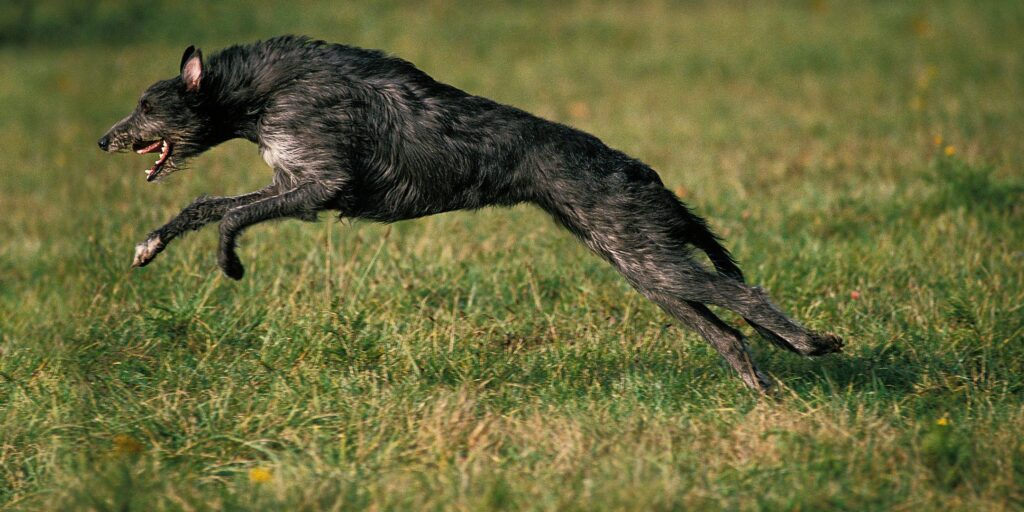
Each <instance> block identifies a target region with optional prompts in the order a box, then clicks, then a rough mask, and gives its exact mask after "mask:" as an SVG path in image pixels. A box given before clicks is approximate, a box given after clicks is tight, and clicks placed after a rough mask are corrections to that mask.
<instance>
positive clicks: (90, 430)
mask: <svg viewBox="0 0 1024 512" xmlns="http://www.w3.org/2000/svg"><path fill="white" fill-rule="evenodd" d="M517 4H518V5H517V6H515V7H513V6H511V5H506V4H500V3H493V4H492V3H489V2H487V3H480V2H466V3H463V4H459V3H453V2H445V1H429V2H408V3H393V2H388V3H382V4H375V5H374V6H372V7H371V6H365V5H360V3H356V2H353V3H349V4H345V5H342V6H338V5H334V3H332V2H322V3H321V2H302V3H301V4H296V5H292V4H282V5H280V6H274V5H273V4H270V3H260V2H257V3H255V4H254V3H253V2H241V1H239V0H231V1H227V2H216V3H212V2H209V3H208V2H188V3H183V2H173V3H171V2H166V3H163V2H139V1H136V2H125V3H120V4H119V3H116V2H82V3H79V4H75V5H76V7H71V6H70V5H65V3H64V2H58V1H44V2H38V3H31V4H29V3H25V4H19V3H12V4H9V5H7V6H6V7H2V8H0V20H3V21H0V45H2V46H0V69H2V70H3V71H2V73H0V75H2V76H0V508H4V507H10V508H12V509H20V510H74V509H94V510H194V509H208V508H212V509H266V510H298V509H305V510H318V509H370V510H424V509H429V510H438V509H454V510H467V511H469V510H489V509H526V510H675V509H691V510H704V509H730V510H797V509H800V510H825V509H829V510H832V509H838V510H878V509H896V510H939V509H942V510H971V511H976V510H1011V509H1020V508H1022V507H1024V483H1022V482H1024V436H1022V434H1021V432H1022V431H1024V310H1022V304H1024V206H1022V204H1024V170H1022V169H1024V167H1022V164H1024V3H1021V2H1015V1H1005V2H978V3H974V2H952V1H939V2H924V1H919V2H900V3H896V2H892V3H890V2H829V1H819V2H802V1H799V2H786V3H774V2H772V3H770V4H769V3H761V2H756V3H755V2H751V3H738V2H737V3H732V2H708V3H690V2H686V3H680V4H677V3H668V2H643V3H639V2H599V1H587V2H580V3H576V2H559V3H553V2H551V3H549V2H524V3H517ZM28 6H31V7H28ZM288 32H295V33H304V34H309V35H312V36H315V37H322V38H326V39H330V40H334V41H340V42H346V43H350V44H355V45H359V46H366V47H374V48H382V49H385V50H387V51H389V52H391V53H394V54H397V55H401V56H403V57H405V58H407V59H409V60H411V61H413V62H415V63H417V64H418V65H419V66H420V67H421V68H423V69H424V70H426V71H427V72H429V73H430V74H432V75H433V76H434V77H436V78H438V79H439V80H442V81H445V82H449V83H452V84H454V85H456V86H459V87H460V88H463V89H466V90H468V91H470V92H473V93H477V94H481V95H485V96H489V97H492V98H494V99H497V100H499V101H503V102H505V103H511V104H513V105H516V106H519V107H522V108H524V109H526V110H529V111H532V112H534V113H537V114H539V115H542V116H544V117H547V118H549V119H553V120H558V121H561V122H565V123H568V124H571V125H574V126H577V127H579V128H582V129H584V130H587V131H589V132H591V133H594V134H595V135H597V136H599V137H601V138H602V139H603V140H604V141H606V142H607V143H608V144H609V145H611V146H613V147H617V148H619V149H622V150H624V151H626V152H627V153H630V154H631V155H634V156H636V157H638V158H640V159H642V160H644V161H646V162H648V163H650V164H651V165H652V166H653V167H654V168H656V169H657V170H658V171H659V172H660V173H661V175H662V177H663V178H664V180H665V182H666V183H667V184H668V185H669V186H670V187H671V188H673V189H674V190H676V191H677V193H679V194H680V195H682V196H683V198H684V199H685V200H686V201H687V202H688V203H690V204H691V205H693V206H694V207H696V208H697V209H698V211H699V212H701V213H702V214H704V215H706V216H707V217H708V218H709V219H710V220H711V222H712V224H713V225H714V226H715V227H716V228H717V229H718V231H719V232H720V233H721V234H723V235H724V236H725V237H726V238H727V240H728V244H729V246H730V247H731V248H733V250H734V253H735V254H736V256H737V257H738V259H739V260H740V262H741V264H742V265H743V267H744V269H745V270H746V272H747V274H748V276H749V278H750V280H751V281H753V282H756V283H758V284H761V285H763V286H765V287H766V288H767V289H769V290H770V292H771V293H772V295H773V296H774V297H775V298H776V301H777V302H778V303H779V304H780V305H781V306H782V307H783V309H785V310H786V311H787V312H789V313H791V314H792V315H793V316H795V317H797V318H799V319H801V320H802V321H803V322H805V323H806V324H807V325H808V326H810V327H813V328H816V329H821V330H831V331H835V332H837V333H839V334H841V335H843V336H844V337H845V338H846V340H847V342H848V347H847V350H846V352H845V353H844V354H841V355H836V356H829V357H826V358H823V359H802V358H799V357H796V356H794V355H792V354H789V353H781V352H779V351H777V350H774V349H773V348H772V347H770V346H768V345H767V344H765V343H763V342H761V341H760V340H756V339H755V340H752V343H753V347H754V350H755V352H756V357H757V358H758V360H759V361H761V363H762V366H763V367H764V368H765V369H766V370H768V371H769V372H771V373H772V374H773V375H775V376H776V377H777V378H778V379H779V380H780V381H781V383H782V390H781V392H780V393H779V396H778V398H777V399H775V400H764V399H759V398H758V397H757V396H755V395H754V394H752V393H751V392H749V391H748V390H746V389H745V388H744V387H743V385H742V383H741V382H740V380H739V379H738V378H737V377H736V376H735V375H733V374H732V373H731V372H730V370H729V369H728V368H727V367H726V366H725V365H724V363H723V362H722V360H721V359H720V358H719V357H718V356H717V355H716V354H715V353H714V351H713V350H712V349H710V348H709V347H708V346H707V345H706V344H705V343H704V342H703V341H702V340H701V339H700V338H699V337H698V336H696V335H695V334H693V333H691V332H688V331H684V330H683V329H681V328H680V327H678V326H675V325H674V324H672V323H671V321H670V319H669V318H668V317H667V316H666V315H664V314H663V313H662V312H660V311H659V310H658V309H657V308H656V307H655V306H653V305H652V304H650V303H648V302H646V301H645V300H643V299H642V298H641V297H640V296H639V295H638V294H637V293H635V292H634V291H633V290H631V289H630V288H629V287H628V286H627V285H626V284H625V282H624V281H623V280H622V279H621V278H620V277H619V276H618V275H617V274H616V273H615V272H614V271H613V269H612V268H611V267H609V266H608V265H606V264H604V263H603V262H602V261H600V260H599V259H598V258H596V257H595V256H593V255H591V254H589V253H588V252H587V251H586V250H585V249H584V248H582V247H581V246H580V245H579V244H577V243H576V242H575V240H573V239H572V237H571V236H570V235H569V234H567V233H565V232H563V231H561V230H560V229H558V228H557V227H556V226H555V225H554V223H553V222H551V221H550V220H549V219H548V218H547V217H546V216H545V215H544V214H543V213H542V212H540V211H538V210H536V209H533V208H529V207H525V206H524V207H517V208H514V209H491V210H485V211H480V212H475V213H468V212H460V213H452V214H446V215H441V216H435V217H431V218H426V219H420V220H416V221H411V222H402V223H398V224H395V225H391V226H382V225H375V224H369V223H361V222H355V223H353V222H349V221H341V222H339V221H337V220H334V219H330V218H328V217H327V216H325V217H324V218H323V220H322V221H321V222H319V223H316V224H307V223H301V222H294V221H293V222H281V223H276V224H271V225H264V226H260V227H257V228H254V229H252V230H250V231H248V232H247V233H246V235H245V236H244V238H243V244H242V247H241V249H240V251H239V254H240V256H241V257H242V260H243V262H245V263H246V264H247V270H248V272H247V275H246V278H245V279H244V280H243V281H241V282H238V283H236V282H232V281H230V280H228V279H226V278H224V277H222V276H221V275H220V272H219V271H218V269H217V267H216V239H215V234H216V230H215V229H208V230H207V231H204V232H201V233H198V234H195V235H193V236H189V237H187V238H185V239H182V240H179V241H177V242H175V243H174V244H173V245H171V246H170V247H169V249H168V251H167V252H165V253H164V254H163V255H162V256H161V257H160V258H159V259H158V260H157V261H156V262H155V263H154V264H153V265H151V266H149V267H146V268H145V269H142V270H136V271H130V270H129V269H128V265H129V263H130V261H131V256H132V252H133V247H134V244H135V243H136V242H139V241H141V240H142V238H143V237H144V236H145V234H146V233H147V232H148V231H149V230H151V229H153V228H155V227H157V226H158V225H160V224H161V223H162V222H163V221H165V220H167V219H168V218H169V217H170V216H171V215H172V214H174V213H176V212H177V210H178V209H179V208H181V207H182V206H184V205H185V204H187V203H188V202H189V201H190V200H191V199H193V198H194V197H195V196H197V195H199V194H201V193H211V194H226V193H240V192H245V191H249V190H255V189H256V188H257V187H259V186H261V185H262V184H264V183H266V182H267V181H268V180H269V177H270V171H269V169H267V168H266V166H265V164H264V163H263V161H262V160H261V159H260V158H259V155H258V154H257V151H256V149H255V147H253V146H252V145H250V144H248V143H245V142H232V143H228V144H226V145H224V146H222V147H219V148H217V149H215V150H213V151H211V152H210V153H208V154H206V155H204V156H203V157H201V158H199V159H197V160H195V161H193V165H192V167H193V168H192V169H191V170H189V171H187V172H184V173H180V174H178V175H175V176H174V177H173V178H172V179H169V180H166V182H164V183H161V184H158V185H153V184H147V183H146V182H145V179H144V176H143V175H142V169H143V167H145V166H146V165H147V164H148V163H149V162H150V160H151V159H148V158H143V157H138V156H134V155H120V156H116V157H115V156H109V155H104V154H101V153H100V152H99V151H98V150H97V149H96V147H95V141H96V139H97V138H98V137H99V136H100V135H101V134H102V133H103V132H104V131H105V130H106V128H107V127H108V126H110V125H111V124H112V123H113V122H114V121H116V120H117V119H120V117H121V116H123V115H125V114H126V113H127V112H128V111H129V110H130V109H131V108H132V107H133V106H134V104H135V101H136V99H137V97H138V94H139V93H140V92H141V91H142V90H143V89H144V88H145V87H146V86H148V85H149V84H150V83H151V82H153V81H155V80H156V79H158V78H164V77H168V76H171V75H172V74H174V73H176V72H177V66H178V59H179V56H180V54H181V51H182V49H183V48H184V47H185V46H187V45H189V44H193V43H194V44H197V45H199V46H201V47H202V48H204V49H205V50H206V51H207V52H209V51H212V50H214V49H216V48H218V47H222V46H224V45H227V44H231V43H234V42H240V41H250V40H255V39H258V38H262V37H268V36H271V35H276V34H280V33H288ZM729 318H730V321H735V320H736V319H735V318H734V317H729Z"/></svg>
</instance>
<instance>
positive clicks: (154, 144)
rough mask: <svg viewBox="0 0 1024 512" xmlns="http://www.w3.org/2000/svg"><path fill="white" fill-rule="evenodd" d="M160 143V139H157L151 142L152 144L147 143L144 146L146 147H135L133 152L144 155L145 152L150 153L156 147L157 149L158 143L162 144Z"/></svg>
mask: <svg viewBox="0 0 1024 512" xmlns="http://www.w3.org/2000/svg"><path fill="white" fill-rule="evenodd" d="M162 143H163V141H162V140H158V141H156V142H154V143H152V144H150V145H148V146H146V147H144V148H142V149H136V150H135V152H136V153H138V154H140V155H145V154H146V153H152V152H154V151H156V150H157V149H159V148H160V144H162Z"/></svg>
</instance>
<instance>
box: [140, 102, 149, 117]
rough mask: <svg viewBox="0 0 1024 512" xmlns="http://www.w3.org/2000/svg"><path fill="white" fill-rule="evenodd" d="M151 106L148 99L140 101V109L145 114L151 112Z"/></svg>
mask: <svg viewBox="0 0 1024 512" xmlns="http://www.w3.org/2000/svg"><path fill="white" fill-rule="evenodd" d="M149 108H150V107H149V102H148V101H146V100H142V101H140V102H139V110H140V111H142V113H143V114H148V113H149Z"/></svg>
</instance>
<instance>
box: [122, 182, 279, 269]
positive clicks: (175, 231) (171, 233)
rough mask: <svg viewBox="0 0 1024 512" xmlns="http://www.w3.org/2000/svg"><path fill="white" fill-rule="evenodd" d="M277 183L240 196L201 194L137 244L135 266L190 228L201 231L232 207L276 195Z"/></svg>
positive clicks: (147, 262) (148, 258)
mask: <svg viewBox="0 0 1024 512" xmlns="http://www.w3.org/2000/svg"><path fill="white" fill-rule="evenodd" d="M276 189H277V187H276V186H275V185H271V186H268V187H266V188H263V189H260V190H258V191H256V192H251V193H248V194H242V195H238V196H222V197H220V196H213V197H210V196H200V197H198V198H196V200H195V201H192V203H191V204H189V205H188V206H186V207H185V208H184V209H182V210H181V212H180V213H178V214H177V215H175V216H174V218H172V219H171V220H170V221H168V222H167V224H164V225H163V226H160V227H159V228H157V229H156V230H154V231H153V232H151V233H150V234H149V235H147V236H146V240H145V241H143V242H142V243H140V244H138V245H136V246H135V257H134V259H133V261H132V266H133V267H144V266H146V265H148V264H149V262H151V261H153V259H154V258H156V256H157V254H160V252H161V251H163V250H164V248H166V247H167V244H169V243H170V242H171V240H174V239H175V238H177V237H179V236H181V235H183V234H184V233H186V232H189V231H198V230H199V229H201V228H202V227H203V226H205V225H207V224H210V223H211V222H217V221H219V220H220V219H221V218H222V217H224V214H225V213H226V212H227V211H228V210H230V209H231V208H237V207H239V206H242V205H246V204H249V203H252V202H254V201H258V200H260V199H263V198H265V197H269V196H271V195H273V193H274V192H275V190H276Z"/></svg>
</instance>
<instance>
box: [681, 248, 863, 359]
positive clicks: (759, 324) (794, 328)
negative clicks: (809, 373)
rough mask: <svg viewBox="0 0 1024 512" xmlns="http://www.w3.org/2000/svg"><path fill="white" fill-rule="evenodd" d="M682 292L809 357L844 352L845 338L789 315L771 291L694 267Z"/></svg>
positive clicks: (691, 298) (682, 281)
mask: <svg viewBox="0 0 1024 512" xmlns="http://www.w3.org/2000/svg"><path fill="white" fill-rule="evenodd" d="M679 293H680V294H681V295H682V296H684V297H687V298H688V299H690V300H696V301H699V302H702V303H705V304H714V305H716V306H720V307H723V308H726V309H729V310H731V311H735V312H736V313H739V314H740V315H742V316H743V318H744V319H746V320H747V322H749V323H751V324H752V325H754V326H755V328H757V330H758V332H761V333H762V334H764V335H766V337H769V339H772V338H778V340H772V341H774V342H775V343H776V344H778V345H780V346H782V347H783V348H787V349H789V350H792V351H793V352H796V353H798V354H801V355H805V356H820V355H825V354H829V353H832V352H840V351H841V350H842V347H843V340H842V338H840V337H839V336H836V335H834V334H823V333H817V332H814V331H811V330H810V329H807V328H806V327H804V326H802V325H800V324H798V323H797V322H796V321H794V320H792V319H791V318H789V317H788V316H786V315H785V314H784V313H783V312H782V311H780V310H779V308H778V307H777V306H776V305H775V304H773V303H772V301H771V299H770V298H769V297H768V294H767V293H765V292H764V290H762V289H760V288H758V287H756V286H747V285H746V284H744V283H741V282H739V281H736V280H735V279H732V278H730V277H727V276H722V275H720V274H717V273H714V272H710V271H707V270H704V269H699V270H698V269H692V268H691V269H690V272H687V273H685V274H684V277H683V279H681V281H680V283H679Z"/></svg>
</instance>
